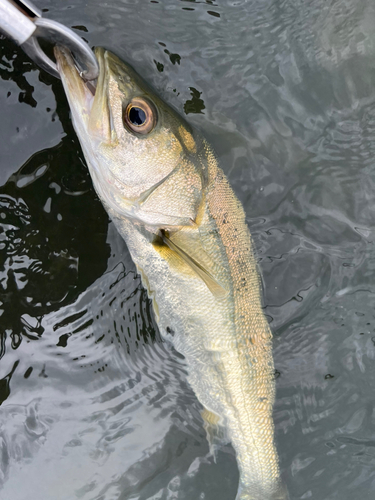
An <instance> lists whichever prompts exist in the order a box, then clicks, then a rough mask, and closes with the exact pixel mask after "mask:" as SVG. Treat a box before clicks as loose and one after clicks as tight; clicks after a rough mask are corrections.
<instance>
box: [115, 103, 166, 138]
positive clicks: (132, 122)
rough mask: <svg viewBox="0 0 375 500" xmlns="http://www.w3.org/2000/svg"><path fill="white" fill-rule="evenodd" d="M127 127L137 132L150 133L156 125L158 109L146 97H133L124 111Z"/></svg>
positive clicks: (124, 120)
mask: <svg viewBox="0 0 375 500" xmlns="http://www.w3.org/2000/svg"><path fill="white" fill-rule="evenodd" d="M122 118H123V122H124V125H125V127H126V128H128V129H130V130H131V131H132V132H135V133H137V134H148V133H149V132H151V130H152V129H153V128H154V127H155V125H156V119H157V116H156V110H155V108H154V106H153V105H152V104H151V103H149V102H148V101H146V99H143V98H140V97H137V98H135V99H133V100H132V101H131V102H130V103H129V104H128V105H127V106H126V107H125V109H124V111H123V117H122Z"/></svg>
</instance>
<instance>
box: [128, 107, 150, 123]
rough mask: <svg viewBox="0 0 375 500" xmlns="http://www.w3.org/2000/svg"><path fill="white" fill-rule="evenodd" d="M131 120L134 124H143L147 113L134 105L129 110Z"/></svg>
mask: <svg viewBox="0 0 375 500" xmlns="http://www.w3.org/2000/svg"><path fill="white" fill-rule="evenodd" d="M129 121H130V123H132V124H133V125H137V126H140V125H143V124H144V123H145V121H146V113H145V112H144V111H143V109H141V108H137V107H133V108H131V109H130V110H129Z"/></svg>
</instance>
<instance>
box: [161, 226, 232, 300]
mask: <svg viewBox="0 0 375 500" xmlns="http://www.w3.org/2000/svg"><path fill="white" fill-rule="evenodd" d="M160 236H161V239H162V240H163V243H165V244H166V245H167V246H168V247H169V248H170V249H171V250H173V251H174V252H176V253H177V255H179V256H180V257H181V259H182V260H183V261H184V262H185V263H186V264H188V265H189V266H190V267H191V269H193V271H194V272H195V273H196V274H197V275H198V276H199V277H200V278H201V279H202V280H203V281H204V283H205V284H206V285H207V288H208V289H209V290H210V292H211V293H212V295H213V296H214V297H216V298H218V299H222V298H224V297H226V296H227V295H228V291H227V290H225V288H224V287H223V286H222V285H221V284H220V283H219V282H218V281H217V280H216V279H215V278H214V277H213V276H212V274H211V273H210V272H209V271H207V270H206V269H204V267H203V266H201V265H200V264H199V263H198V262H197V261H196V260H194V259H193V257H190V255H188V254H187V253H186V252H185V251H184V250H182V248H180V247H179V246H177V245H176V243H174V242H173V241H172V240H171V239H170V238H168V236H167V235H166V234H165V232H164V231H161V232H160Z"/></svg>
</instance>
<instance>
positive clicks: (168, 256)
mask: <svg viewBox="0 0 375 500" xmlns="http://www.w3.org/2000/svg"><path fill="white" fill-rule="evenodd" d="M96 57H97V59H98V61H99V65H100V75H99V78H98V81H97V84H96V88H95V90H93V88H92V87H91V86H90V85H86V84H85V82H84V81H83V80H82V79H81V78H80V76H79V74H78V72H77V70H76V69H75V66H74V63H73V60H72V58H71V56H70V55H69V53H68V52H67V51H66V50H65V49H56V58H57V62H58V68H59V71H60V74H61V77H62V81H63V85H64V88H65V92H66V95H67V98H68V101H69V105H70V108H71V112H72V117H73V122H74V127H75V130H76V132H77V135H78V138H79V140H80V142H81V145H82V149H83V152H84V155H85V158H86V161H87V164H88V167H89V170H90V174H91V177H92V180H93V183H94V186H95V189H96V191H97V193H98V195H99V197H100V198H101V200H102V202H103V204H104V206H105V208H106V210H107V211H108V213H109V215H110V217H111V218H112V220H113V222H114V224H115V225H116V227H117V229H118V231H119V233H120V234H121V235H122V237H123V238H124V239H125V241H126V244H127V246H128V248H129V251H130V253H131V256H132V258H133V260H134V262H135V264H136V266H137V269H138V272H139V273H140V275H141V277H142V282H143V284H144V286H145V287H146V288H147V290H148V294H149V296H150V298H151V299H152V303H153V308H154V311H155V316H156V319H157V322H158V325H159V328H160V332H161V334H162V335H163V337H164V338H166V339H168V340H170V341H171V342H173V345H174V347H175V348H176V349H177V350H178V351H179V352H180V353H181V354H183V355H184V356H185V358H186V362H187V365H188V371H189V375H188V381H189V383H190V385H191V387H192V388H193V390H194V391H195V394H196V396H197V398H198V400H199V401H200V402H201V404H202V405H203V407H204V408H205V409H204V411H203V412H202V416H203V418H204V421H205V427H206V429H207V435H208V437H209V438H210V439H211V444H212V445H213V444H214V442H215V438H214V437H213V436H215V433H217V432H218V430H219V429H221V431H222V432H223V433H224V434H225V435H226V437H227V438H228V440H229V441H230V442H231V443H232V445H233V447H234V449H235V451H236V456H237V462H238V467H239V471H240V484H239V488H238V493H237V496H236V500H285V499H287V497H288V495H287V492H286V490H285V488H284V487H283V485H282V482H281V480H280V471H279V463H278V456H277V451H276V448H275V444H274V424H273V420H272V408H273V403H274V398H275V383H274V366H273V358H272V336H271V332H270V328H269V326H268V323H267V320H266V318H265V316H264V314H263V312H262V308H261V289H260V279H259V275H258V272H257V266H256V262H255V259H254V255H253V251H252V242H251V238H250V233H249V230H248V227H247V225H246V222H245V214H244V211H243V208H242V206H241V204H240V202H239V201H238V199H237V198H236V196H235V195H234V193H233V191H232V189H231V187H230V185H229V183H228V180H227V179H226V177H225V175H224V173H223V171H222V170H221V169H220V167H219V165H218V161H217V159H216V157H215V154H214V152H213V150H212V148H211V146H210V145H209V144H208V143H207V141H206V140H205V139H204V138H203V137H202V136H201V135H200V134H198V133H197V132H196V131H195V130H193V129H192V127H191V126H190V125H189V124H188V123H187V122H186V121H185V120H184V119H183V118H182V117H180V116H179V115H178V114H177V113H176V112H175V111H174V110H173V109H172V108H170V107H169V106H168V105H167V104H166V103H164V102H163V101H162V100H161V99H160V98H159V97H158V96H157V95H156V94H155V93H154V92H153V91H152V90H151V89H150V87H148V85H147V84H146V83H145V82H144V81H143V80H142V79H141V78H140V77H139V76H138V75H137V73H136V72H135V71H134V70H133V69H132V68H131V67H129V66H128V65H127V64H125V63H124V62H122V61H121V60H120V59H118V58H117V57H116V56H115V55H113V54H112V53H110V52H108V51H106V50H104V49H102V48H98V49H96Z"/></svg>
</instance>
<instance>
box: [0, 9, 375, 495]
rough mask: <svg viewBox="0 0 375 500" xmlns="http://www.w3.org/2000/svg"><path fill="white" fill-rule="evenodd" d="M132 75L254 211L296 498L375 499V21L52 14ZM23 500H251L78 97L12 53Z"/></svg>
mask: <svg viewBox="0 0 375 500" xmlns="http://www.w3.org/2000/svg"><path fill="white" fill-rule="evenodd" d="M38 6H40V7H41V8H45V9H48V11H46V12H45V15H46V16H48V17H51V18H52V19H55V20H57V21H60V22H62V23H64V24H66V25H67V26H76V27H77V28H76V29H77V32H78V33H80V34H81V35H82V36H84V37H85V38H86V39H87V40H89V42H90V44H91V45H103V46H105V47H106V48H108V49H111V50H113V51H114V52H115V53H117V54H118V55H119V56H120V57H122V58H124V59H126V60H127V61H128V62H130V63H131V64H132V65H133V66H134V67H135V68H136V69H137V70H138V71H139V72H140V73H141V74H142V75H143V76H144V78H145V79H146V80H148V81H149V82H150V83H152V84H153V86H154V87H155V88H156V89H157V90H158V91H159V92H160V94H161V95H162V96H163V97H164V99H165V100H166V101H167V102H169V103H171V104H172V105H174V106H175V107H176V108H177V109H178V110H179V111H180V112H181V113H187V114H188V120H189V121H190V122H191V123H192V124H194V125H196V126H197V127H199V128H200V129H201V130H202V131H203V132H204V134H205V135H206V137H207V138H208V139H209V140H210V141H211V142H212V144H213V145H214V147H215V149H216V151H217V153H218V156H219V158H220V160H221V162H222V166H223V168H224V170H225V171H226V173H227V174H228V176H229V178H230V181H231V183H232V185H233V187H234V189H235V191H236V193H237V195H238V196H239V197H240V199H241V201H242V202H243V204H244V206H245V210H246V213H247V216H248V223H249V225H250V228H251V231H252V234H253V237H254V240H255V244H256V248H257V255H258V258H259V266H260V268H261V270H262V273H263V282H264V289H265V311H266V314H267V315H268V317H269V319H270V321H271V325H272V328H273V332H274V334H275V339H274V356H275V365H276V368H277V371H278V374H279V376H278V378H277V400H276V404H275V413H274V418H275V424H276V438H277V446H278V449H279V453H280V460H281V467H282V471H283V476H284V479H285V482H286V483H287V485H288V489H289V491H290V494H291V498H292V500H294V499H308V498H311V499H314V500H333V499H340V500H357V499H361V500H367V499H368V500H369V499H373V498H374V495H375V406H374V405H375V399H374V386H375V309H374V305H375V285H374V281H375V280H374V274H375V247H374V241H375V228H374V222H375V4H374V3H373V2H372V0H367V1H365V0H328V1H327V0H311V1H310V0H309V1H307V0H284V1H279V0H257V1H256V0H254V1H246V0H238V1H229V0H225V1H224V0H223V1H221V0H218V1H210V0H206V1H199V2H198V1H196V2H195V1H191V0H190V1H184V0H182V1H181V0H163V1H161V0H160V1H156V0H152V1H149V0H147V1H146V0H128V1H121V0H116V1H113V2H99V1H98V0H92V1H90V2H81V1H78V0H77V1H76V2H72V1H70V0H69V2H56V1H52V2H50V1H47V0H46V1H44V2H43V3H42V2H38ZM0 55H1V62H0V77H1V79H0V109H1V111H2V113H1V120H0V138H1V147H0V184H1V188H0V314H1V316H0V342H1V344H0V349H1V355H2V358H1V361H0V378H1V381H0V400H1V402H2V404H1V407H0V448H1V450H0V462H1V467H0V481H1V483H2V489H1V490H0V498H1V500H26V499H27V500H34V499H38V500H52V499H53V500H72V499H83V500H112V499H113V500H120V499H121V500H131V499H134V500H135V499H137V500H146V499H148V500H151V499H152V500H161V499H168V500H170V499H186V500H195V499H206V500H232V499H233V498H234V497H235V493H236V490H237V481H238V473H237V468H236V463H235V457H234V452H233V450H232V448H231V447H230V446H228V447H225V448H223V449H222V450H221V451H220V452H219V454H218V460H217V463H216V464H215V463H214V460H213V458H212V456H210V455H209V450H208V445H207V442H206V437H205V431H204V429H203V426H202V420H201V417H200V413H199V412H200V406H199V404H198V402H197V401H196V399H195V397H194V394H193V393H192V391H191V389H190V388H189V387H188V385H187V383H186V367H185V364H184V360H183V359H181V357H180V356H179V355H178V353H176V352H175V351H173V349H172V348H171V347H170V346H168V345H166V344H163V343H161V341H160V337H159V334H158V332H157V327H156V324H155V321H154V319H153V316H152V312H151V308H150V304H149V302H148V300H147V296H146V293H145V291H144V290H143V288H142V286H141V284H140V280H139V277H138V276H137V275H136V274H135V270H134V265H133V264H132V262H131V260H130V258H129V255H128V252H127V249H126V247H125V244H124V243H123V241H122V239H121V238H120V237H119V236H118V234H117V233H116V231H115V229H114V228H113V225H112V224H111V223H109V221H108V217H107V215H106V214H105V212H104V210H103V208H102V206H101V204H100V202H99V201H98V199H97V197H96V195H95V193H94V191H93V188H92V185H91V181H90V178H89V175H88V172H87V170H86V167H85V165H84V161H83V156H82V153H81V151H80V147H79V144H78V141H77V139H76V137H75V135H74V132H73V129H72V125H71V123H70V119H69V110H68V107H67V104H66V102H65V98H64V94H63V90H62V86H61V84H60V82H59V81H57V80H55V79H53V78H52V77H50V76H48V75H46V74H42V73H40V72H39V71H38V69H37V68H36V67H35V66H34V65H33V64H32V63H30V62H29V60H28V59H27V57H26V56H24V55H23V53H22V52H20V51H19V50H18V49H17V48H16V47H15V46H13V45H12V44H11V43H10V42H8V41H6V40H4V39H1V40H0Z"/></svg>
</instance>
